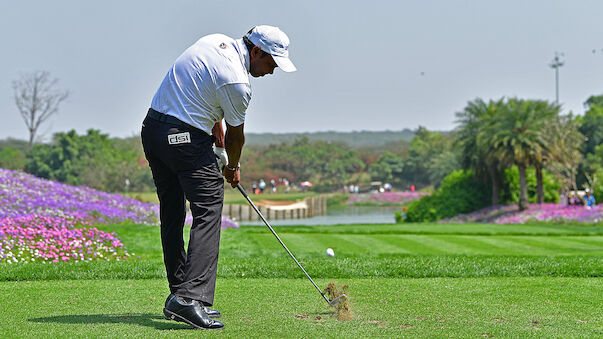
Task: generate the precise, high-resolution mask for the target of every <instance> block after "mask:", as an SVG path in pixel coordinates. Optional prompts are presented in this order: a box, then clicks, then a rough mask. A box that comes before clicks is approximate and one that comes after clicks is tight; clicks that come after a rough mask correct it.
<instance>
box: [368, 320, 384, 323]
mask: <svg viewBox="0 0 603 339" xmlns="http://www.w3.org/2000/svg"><path fill="white" fill-rule="evenodd" d="M382 322H383V321H379V320H369V323H371V324H381V323H382Z"/></svg>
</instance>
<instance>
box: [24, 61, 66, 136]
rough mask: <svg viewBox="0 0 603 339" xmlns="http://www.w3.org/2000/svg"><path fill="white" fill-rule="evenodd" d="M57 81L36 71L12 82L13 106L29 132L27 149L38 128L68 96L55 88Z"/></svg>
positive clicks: (44, 72)
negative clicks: (14, 105) (17, 110)
mask: <svg viewBox="0 0 603 339" xmlns="http://www.w3.org/2000/svg"><path fill="white" fill-rule="evenodd" d="M57 83H58V79H51V78H50V73H48V72H46V71H37V72H34V73H30V74H24V75H21V79H19V80H17V81H13V90H14V92H15V97H14V98H15V104H16V105H17V108H18V109H19V112H20V113H21V117H23V120H24V121H25V125H26V126H27V129H28V130H29V147H30V148H31V146H32V145H33V143H34V141H35V139H36V136H38V128H39V127H40V125H41V124H43V123H44V122H45V121H46V120H48V118H50V117H51V116H52V115H54V114H56V113H57V112H58V110H59V105H60V104H61V102H63V101H65V99H67V97H68V96H69V92H68V91H62V90H59V89H57V88H56V85H57Z"/></svg>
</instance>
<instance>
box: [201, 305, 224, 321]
mask: <svg viewBox="0 0 603 339" xmlns="http://www.w3.org/2000/svg"><path fill="white" fill-rule="evenodd" d="M203 310H204V311H205V313H207V315H208V316H209V317H210V318H214V319H215V318H220V317H221V316H222V314H221V313H220V311H218V310H216V309H215V308H210V307H207V306H203Z"/></svg>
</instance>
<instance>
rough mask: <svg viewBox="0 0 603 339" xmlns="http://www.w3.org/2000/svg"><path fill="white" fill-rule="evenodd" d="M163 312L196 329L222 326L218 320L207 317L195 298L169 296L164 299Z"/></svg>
mask: <svg viewBox="0 0 603 339" xmlns="http://www.w3.org/2000/svg"><path fill="white" fill-rule="evenodd" d="M163 314H164V315H165V316H166V318H168V319H172V320H176V321H181V322H184V323H187V324H189V325H190V326H192V327H194V328H198V329H212V330H213V329H221V328H224V324H222V322H221V321H219V320H213V319H211V318H210V317H209V315H208V314H207V312H205V309H204V308H203V306H201V305H199V302H198V301H197V300H190V299H184V298H182V297H178V296H171V297H170V296H169V297H168V298H167V300H166V301H165V308H164V309H163Z"/></svg>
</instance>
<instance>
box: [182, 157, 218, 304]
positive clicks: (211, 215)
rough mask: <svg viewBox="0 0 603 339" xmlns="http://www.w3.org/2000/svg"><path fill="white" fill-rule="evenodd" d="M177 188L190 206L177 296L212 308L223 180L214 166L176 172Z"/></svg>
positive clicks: (213, 164)
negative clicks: (177, 175)
mask: <svg viewBox="0 0 603 339" xmlns="http://www.w3.org/2000/svg"><path fill="white" fill-rule="evenodd" d="M179 179H180V185H181V187H183V189H184V192H185V194H186V198H187V199H188V200H189V202H190V205H191V212H192V215H193V225H192V227H191V232H190V241H189V245H188V251H187V259H186V268H185V276H184V281H183V282H182V284H180V285H179V286H178V289H177V291H176V292H175V294H176V295H179V296H183V297H187V298H191V299H195V300H199V301H200V302H202V303H203V304H204V305H206V306H211V305H213V302H214V291H215V285H216V275H217V265H218V251H219V246H220V228H221V224H222V204H223V200H224V179H223V178H222V174H221V173H220V171H219V170H218V167H217V165H216V164H215V163H211V164H209V165H205V166H203V167H202V168H201V169H199V170H193V171H186V172H180V173H179Z"/></svg>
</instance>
